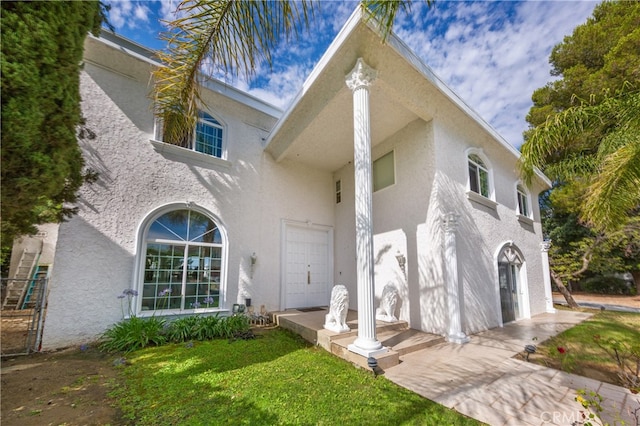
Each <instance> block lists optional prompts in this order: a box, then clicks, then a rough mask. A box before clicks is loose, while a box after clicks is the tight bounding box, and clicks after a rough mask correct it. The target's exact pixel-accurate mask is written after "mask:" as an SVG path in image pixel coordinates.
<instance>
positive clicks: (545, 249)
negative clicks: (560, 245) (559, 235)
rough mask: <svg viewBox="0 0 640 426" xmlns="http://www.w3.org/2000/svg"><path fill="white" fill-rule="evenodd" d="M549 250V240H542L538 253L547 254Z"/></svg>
mask: <svg viewBox="0 0 640 426" xmlns="http://www.w3.org/2000/svg"><path fill="white" fill-rule="evenodd" d="M550 248H551V240H544V241H543V242H541V243H540V251H542V252H548V251H549V249H550Z"/></svg>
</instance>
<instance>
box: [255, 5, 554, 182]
mask: <svg viewBox="0 0 640 426" xmlns="http://www.w3.org/2000/svg"><path fill="white" fill-rule="evenodd" d="M363 13H364V12H363V9H362V8H361V7H357V8H356V10H355V11H354V12H353V14H352V15H351V17H350V18H349V20H348V21H347V23H346V24H345V25H344V27H343V28H342V30H341V31H340V33H339V34H338V35H337V36H336V38H335V40H334V41H333V43H332V44H331V45H330V46H329V48H328V49H327V51H326V52H325V54H324V55H323V56H322V58H321V59H320V61H319V62H318V64H317V65H316V67H315V68H314V69H313V71H312V72H311V74H310V75H309V77H308V78H307V80H306V81H305V82H304V84H303V86H302V88H301V90H300V91H299V92H298V94H297V96H296V97H295V98H294V100H293V101H292V103H291V105H290V106H289V108H288V109H287V110H286V111H285V113H284V114H283V115H282V117H281V118H280V120H279V121H278V123H277V124H276V126H275V127H274V129H273V131H272V132H271V134H270V135H269V138H268V139H267V141H266V147H265V149H266V151H267V152H269V153H270V154H271V155H272V156H273V157H274V159H275V160H276V161H283V160H285V159H290V160H294V161H297V162H301V163H304V164H307V165H309V166H310V167H314V168H317V169H321V170H326V171H330V172H331V171H335V170H338V169H339V168H341V167H342V166H344V165H345V164H347V163H348V162H350V161H352V160H353V96H352V92H351V90H350V89H349V88H348V87H347V85H346V83H345V80H346V76H347V74H349V73H350V72H351V70H352V69H353V67H354V66H355V63H356V61H357V60H358V58H360V57H361V58H363V60H364V61H365V62H366V63H367V65H369V66H370V67H372V68H374V69H375V70H376V71H377V73H378V74H377V78H376V80H375V81H374V82H373V84H372V86H371V87H370V102H369V104H370V123H371V143H372V146H374V147H375V146H376V145H378V144H379V143H381V142H383V141H384V140H386V139H387V138H388V137H389V136H391V135H393V134H395V133H396V132H397V131H399V130H400V129H402V128H404V127H405V126H407V125H408V124H409V123H411V122H413V121H414V120H417V119H421V120H424V121H425V122H428V121H430V120H431V119H432V118H433V117H434V116H435V115H436V114H437V109H438V105H439V104H441V103H442V102H450V103H453V104H454V105H455V106H456V107H457V108H458V109H460V110H461V111H462V112H463V113H464V114H465V115H467V116H468V117H469V118H470V119H472V120H474V121H475V122H476V123H477V124H478V125H479V126H480V127H482V128H483V129H484V130H485V131H486V132H487V133H488V134H490V135H491V137H492V138H493V139H495V140H496V142H497V143H498V144H500V145H502V147H503V148H504V149H506V150H507V151H508V152H510V153H511V154H512V155H513V156H514V157H515V158H516V159H517V158H520V152H519V151H518V150H517V149H515V148H514V147H513V146H512V145H510V144H509V143H508V142H507V141H506V140H505V139H504V138H503V137H502V136H500V135H499V134H498V133H497V131H496V130H495V129H494V128H493V127H491V126H490V125H489V124H488V123H487V122H486V121H484V120H483V119H482V118H481V117H480V116H479V115H478V114H477V113H476V112H475V111H474V110H473V109H472V108H471V107H469V106H468V105H467V104H466V103H465V102H464V101H463V100H462V99H461V98H460V97H459V96H458V95H457V94H456V93H454V92H453V91H452V90H451V89H450V88H449V87H448V86H447V85H446V84H444V82H443V81H442V80H440V78H439V77H438V76H436V74H435V73H434V72H433V70H431V68H429V67H428V66H427V65H426V64H425V63H424V62H422V60H421V59H420V58H419V57H418V56H416V55H415V53H413V51H412V50H411V49H410V48H409V47H408V46H407V45H406V44H405V43H404V42H403V41H402V40H400V39H399V38H398V37H397V36H396V35H395V34H390V35H389V37H388V38H387V40H386V42H385V43H383V41H382V40H383V39H382V36H381V33H380V31H379V29H378V27H377V23H376V21H374V20H373V19H367V17H366V16H364V14H363ZM536 177H537V178H538V179H540V180H541V182H542V184H543V185H547V186H551V182H550V181H549V179H548V178H547V177H546V176H544V175H543V174H542V173H541V172H540V171H536Z"/></svg>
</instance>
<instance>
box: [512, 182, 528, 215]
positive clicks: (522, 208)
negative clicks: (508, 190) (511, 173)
mask: <svg viewBox="0 0 640 426" xmlns="http://www.w3.org/2000/svg"><path fill="white" fill-rule="evenodd" d="M516 195H517V198H518V214H520V215H522V216H525V217H531V207H530V206H529V194H528V193H527V191H526V190H525V189H524V187H523V186H522V185H518V186H517V187H516Z"/></svg>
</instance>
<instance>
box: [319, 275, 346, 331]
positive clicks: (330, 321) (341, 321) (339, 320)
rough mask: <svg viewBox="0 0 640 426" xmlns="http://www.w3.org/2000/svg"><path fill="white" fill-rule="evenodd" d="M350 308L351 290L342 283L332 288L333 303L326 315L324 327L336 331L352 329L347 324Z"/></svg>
mask: <svg viewBox="0 0 640 426" xmlns="http://www.w3.org/2000/svg"><path fill="white" fill-rule="evenodd" d="M348 310H349V292H348V291H347V288H346V287H345V286H343V285H342V284H338V285H336V286H334V287H333V290H331V304H330V305H329V313H328V314H327V315H326V317H325V322H324V328H326V329H327V330H329V331H334V332H336V333H345V332H347V331H351V329H350V328H349V326H348V325H347V311H348Z"/></svg>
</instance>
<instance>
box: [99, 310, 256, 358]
mask: <svg viewBox="0 0 640 426" xmlns="http://www.w3.org/2000/svg"><path fill="white" fill-rule="evenodd" d="M249 329H250V320H249V317H247V316H245V315H234V316H230V317H219V316H217V315H215V316H204V317H201V316H189V317H182V318H178V319H176V320H174V321H172V322H166V321H165V320H163V319H158V318H156V317H151V318H147V319H142V318H138V317H131V318H129V319H128V320H124V321H121V322H119V323H118V324H116V325H114V326H113V327H111V328H110V329H108V330H107V331H105V332H104V334H103V335H102V341H101V343H100V349H101V350H103V351H106V352H130V351H134V350H136V349H141V348H144V347H146V346H159V345H162V344H164V343H167V342H173V343H182V342H187V341H190V340H212V339H220V338H227V339H230V338H232V337H235V336H237V335H241V334H244V333H246V332H247V331H249Z"/></svg>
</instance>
